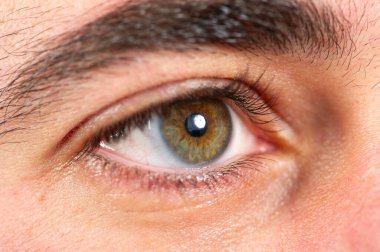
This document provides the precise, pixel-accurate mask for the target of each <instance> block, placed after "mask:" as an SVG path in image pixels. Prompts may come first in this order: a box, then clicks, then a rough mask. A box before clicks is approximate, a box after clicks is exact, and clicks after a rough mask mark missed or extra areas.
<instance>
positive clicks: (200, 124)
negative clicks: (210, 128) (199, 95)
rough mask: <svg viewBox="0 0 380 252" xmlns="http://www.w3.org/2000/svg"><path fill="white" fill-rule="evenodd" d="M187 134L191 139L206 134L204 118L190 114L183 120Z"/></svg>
mask: <svg viewBox="0 0 380 252" xmlns="http://www.w3.org/2000/svg"><path fill="white" fill-rule="evenodd" d="M185 128H186V131H187V133H189V135H190V136H192V137H201V136H203V135H204V134H206V132H207V120H206V117H205V116H203V115H201V114H195V113H194V114H191V115H189V116H188V117H187V118H186V120H185Z"/></svg>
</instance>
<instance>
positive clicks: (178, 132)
mask: <svg viewBox="0 0 380 252" xmlns="http://www.w3.org/2000/svg"><path fill="white" fill-rule="evenodd" d="M236 113H237V112H235V111H234V110H233V109H232V108H231V107H230V105H227V104H226V102H224V101H222V100H219V99H216V98H204V99H198V100H180V101H176V102H174V103H171V104H169V105H165V106H164V107H162V108H161V109H160V110H159V111H157V112H148V113H145V114H137V115H136V116H134V117H132V118H130V119H127V120H126V121H124V122H121V123H119V124H117V125H115V126H113V127H110V128H109V129H107V130H106V131H105V133H104V135H103V136H102V140H101V143H100V148H99V150H98V153H99V154H100V155H104V156H105V157H109V158H113V159H115V160H118V161H119V162H120V163H124V164H126V165H133V164H135V165H140V166H144V167H146V168H147V169H159V168H166V169H172V170H177V171H178V170H180V169H182V170H183V169H189V168H192V169H196V168H197V169H201V168H204V167H206V166H211V165H216V164H218V163H219V164H221V163H223V162H225V161H227V160H230V161H231V160H234V159H235V160H236V159H237V157H239V156H243V155H246V154H249V153H250V152H255V153H259V152H264V151H265V148H266V146H265V145H264V144H263V143H260V141H259V140H258V139H257V137H256V136H255V135H254V133H253V132H251V131H250V129H248V127H247V126H246V125H244V122H243V121H242V119H240V116H238V115H237V114H236Z"/></svg>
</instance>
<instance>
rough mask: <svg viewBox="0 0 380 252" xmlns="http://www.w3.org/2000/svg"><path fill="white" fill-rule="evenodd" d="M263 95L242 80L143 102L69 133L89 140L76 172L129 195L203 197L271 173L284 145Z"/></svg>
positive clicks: (176, 86)
mask: <svg viewBox="0 0 380 252" xmlns="http://www.w3.org/2000/svg"><path fill="white" fill-rule="evenodd" d="M257 90H259V88H258V87H256V86H255V85H254V84H251V85H248V84H246V83H244V82H242V81H239V80H235V79H232V80H229V79H194V80H186V81H181V82H177V83H172V84H168V85H164V86H163V87H162V86H161V87H157V89H154V90H149V91H144V92H141V93H140V94H136V95H134V96H132V97H129V98H127V99H125V100H124V101H120V102H118V103H117V104H116V105H113V106H111V107H110V108H107V109H106V110H105V111H101V112H100V113H99V114H98V115H95V116H93V117H94V118H93V119H90V120H89V121H86V122H84V123H83V124H84V125H87V127H86V126H84V127H82V128H83V129H81V130H79V131H80V132H76V133H70V135H77V136H78V138H79V139H83V138H87V140H86V143H84V147H83V148H82V150H81V151H80V152H79V154H77V155H76V156H77V157H76V158H75V159H74V162H76V164H78V163H79V164H78V165H74V166H75V167H82V168H83V169H82V170H83V171H88V172H89V174H90V177H93V178H95V179H96V180H95V182H96V184H97V185H99V184H100V185H104V186H105V187H106V188H109V189H110V190H112V191H114V190H116V193H118V191H119V190H121V191H122V192H123V194H124V193H127V194H129V193H131V192H136V191H139V192H153V193H156V192H164V191H167V192H175V191H180V192H184V191H189V195H193V194H192V193H190V191H194V190H195V191H197V192H201V193H202V194H203V195H204V191H205V189H213V188H229V186H228V185H233V184H236V185H239V181H240V182H242V181H243V179H242V178H243V177H246V178H247V179H248V178H250V177H252V174H253V173H254V172H256V171H257V170H260V169H262V168H263V167H265V166H266V165H265V164H266V163H268V162H269V161H268V160H269V159H268V158H266V157H265V155H268V154H272V153H275V152H276V150H277V144H279V142H280V141H279V140H281V139H280V138H277V133H276V132H278V131H281V129H282V127H283V124H282V123H281V122H282V120H277V118H278V117H277V114H276V113H275V112H274V111H273V110H272V106H273V104H274V102H273V101H274V99H267V100H264V99H263V98H262V96H261V95H259V93H258V91H257ZM261 92H265V90H264V91H261ZM272 98H273V97H272ZM118 118H119V119H118ZM99 125H104V126H103V127H101V126H99ZM84 136H87V137H84ZM78 141H80V142H82V140H78ZM74 142H75V141H74ZM263 160H265V161H263ZM86 177H88V175H87V176H86ZM231 188H232V187H231ZM106 190H108V189H106Z"/></svg>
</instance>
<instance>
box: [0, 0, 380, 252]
mask: <svg viewBox="0 0 380 252" xmlns="http://www.w3.org/2000/svg"><path fill="white" fill-rule="evenodd" d="M305 1H307V0H305ZM121 2H125V1H120V0H77V1H72V0H67V1H64V0H50V1H46V0H30V1H27V0H23V1H21V0H1V9H0V87H1V88H2V87H4V86H6V85H7V83H8V81H9V79H11V78H12V73H13V72H14V70H15V69H18V68H19V67H20V66H22V64H23V63H24V62H26V61H27V60H28V59H29V58H31V57H33V51H35V50H37V49H39V46H40V45H41V44H43V43H40V42H41V41H46V40H48V39H49V38H51V37H55V36H57V35H60V34H61V33H63V32H67V31H70V30H75V29H76V28H78V27H80V26H81V25H83V24H85V23H87V22H89V21H92V20H94V19H95V18H97V17H99V16H100V15H102V14H104V13H106V12H107V11H109V10H112V9H113V8H114V6H115V5H118V4H120V3H121ZM315 2H316V4H317V5H320V4H321V3H322V2H323V3H326V4H328V5H331V6H332V7H333V9H334V10H335V11H336V13H337V15H339V16H340V18H342V19H345V20H347V21H348V22H349V23H350V24H351V40H352V41H353V42H354V44H355V48H354V50H355V52H354V53H353V54H352V59H351V63H350V64H348V63H347V62H340V63H341V64H342V65H345V69H346V74H345V75H348V76H352V78H351V79H350V81H349V83H346V84H343V85H342V88H347V89H350V90H351V91H350V92H347V93H348V94H351V95H352V96H353V97H352V101H353V104H352V109H353V112H347V115H346V116H352V117H354V118H355V120H353V121H354V123H353V125H348V126H347V128H350V131H351V132H352V136H351V137H352V139H354V140H353V141H354V142H355V143H356V146H357V147H353V149H352V153H361V154H362V157H361V158H357V159H354V158H353V159H352V160H347V161H346V162H344V163H345V165H346V166H347V167H354V168H353V169H352V170H351V172H352V177H353V181H352V182H350V185H347V187H345V188H344V189H343V188H341V190H340V189H337V190H338V193H336V194H334V195H335V196H334V197H335V198H334V199H331V200H330V201H329V202H332V203H330V204H331V206H326V207H325V208H326V209H330V210H329V211H326V219H329V216H333V215H338V214H339V215H340V214H342V215H344V213H345V212H346V209H347V208H350V207H351V206H353V205H360V206H361V207H360V209H355V211H356V215H355V217H351V216H349V217H348V218H351V219H350V220H347V221H348V222H351V221H352V222H353V223H355V225H352V226H350V225H348V226H349V228H348V229H347V230H345V232H346V238H344V239H347V240H348V243H349V244H350V245H347V247H349V248H353V249H355V248H357V249H358V248H360V249H361V248H365V249H367V250H368V251H370V250H373V249H374V247H371V246H372V243H373V241H374V240H376V239H378V234H379V230H380V227H379V225H380V214H379V211H380V203H379V202H380V198H379V195H380V183H379V181H380V170H379V169H377V168H378V167H380V158H379V156H380V134H379V132H380V116H379V112H378V108H379V107H380V1H378V0H366V1H362V0H339V1H336V0H323V1H322V0H321V1H319V0H315ZM338 64H339V62H338ZM0 99H1V96H0ZM351 128H354V130H353V129H351ZM363 146H366V148H367V149H363ZM353 156H354V155H353ZM0 158H1V157H0ZM363 169H365V170H366V171H365V172H363ZM359 177H360V178H359ZM362 178H363V179H364V178H366V179H367V180H366V181H367V183H366V184H365V185H360V186H359V184H360V179H362ZM0 182H1V179H0ZM339 190H340V191H339ZM22 192H23V191H22V190H20V191H19V192H14V193H13V194H8V195H5V197H15V198H17V197H18V196H17V195H18V194H22ZM348 193H349V194H350V195H353V196H352V197H351V202H348V201H347V200H345V196H346V194H348ZM9 195H12V196H9ZM363 195H365V196H363ZM2 196H3V195H2V194H1V190H0V213H1V204H3V203H4V202H3V201H1V197H2ZM321 197H329V195H328V193H321ZM21 199H22V198H21ZM334 202H339V203H341V204H340V205H339V209H335V208H334V207H335V205H334ZM5 203H6V202H5ZM5 203H4V204H5ZM314 207H315V209H317V208H319V207H320V206H314ZM325 208H323V209H325ZM307 210H308V211H307V212H308V213H310V212H311V213H313V214H314V213H317V212H318V211H317V210H314V209H307ZM22 214H23V213H19V215H20V216H22ZM292 214H293V215H294V219H295V222H297V221H299V222H300V223H301V221H300V220H302V219H303V218H304V219H309V220H310V222H309V223H302V224H300V226H301V227H302V228H304V229H305V230H309V231H310V230H311V231H310V232H311V233H319V232H320V230H322V229H323V230H329V232H331V233H333V231H331V230H332V229H333V228H332V227H331V228H329V227H326V226H328V225H331V223H319V222H318V219H320V218H318V216H314V218H306V216H303V214H307V213H302V212H301V211H300V210H298V211H297V209H295V210H294V212H293V213H292ZM315 215H316V214H315ZM2 218H3V216H1V214H0V222H2V221H3V220H2ZM20 218H21V217H20ZM324 218H325V216H324V217H323V218H322V219H324ZM332 219H333V218H332ZM17 225H23V223H17V224H15V225H14V226H15V227H16V226H17ZM37 226H38V225H37ZM47 226H48V225H47ZM49 228H50V227H46V230H48V229H49ZM52 229H54V228H52ZM0 230H1V227H0ZM48 231H51V230H48ZM15 232H17V231H15ZM105 232H106V231H105ZM11 233H12V232H10V235H12V234H11ZM36 233H38V234H39V235H40V234H43V233H44V231H35V233H34V235H36ZM62 233H63V231H62ZM206 233H207V232H206ZM78 235H80V234H78ZM244 235H245V234H243V232H242V234H241V236H244ZM320 235H322V236H323V235H324V234H320ZM268 236H270V235H268ZM15 237H19V239H20V241H18V242H17V245H18V246H20V247H21V248H22V247H23V245H20V244H28V243H27V241H28V240H30V239H31V237H33V234H32V231H30V233H26V234H22V235H18V234H16V235H15ZM54 237H55V238H57V240H59V238H60V237H57V236H54ZM212 238H213V239H214V240H218V238H215V237H212ZM287 238H289V244H288V246H289V248H294V247H293V245H294V244H291V239H292V236H291V235H289V237H285V238H284V237H283V238H282V239H283V240H286V239H287ZM306 238H307V237H306ZM189 239H192V237H189ZM229 239H231V240H233V238H229ZM322 239H326V238H322V237H321V240H322ZM40 240H48V241H49V237H47V238H45V239H43V238H42V239H40ZM242 240H245V241H246V242H247V243H249V237H246V238H242ZM300 240H302V239H300ZM0 241H1V238H0ZM78 241H79V242H81V241H80V239H78ZM227 242H228V241H226V243H227ZM239 242H240V241H237V242H235V244H234V245H236V246H239V245H241V244H240V243H239ZM326 242H330V243H335V242H340V241H336V240H334V239H331V240H329V241H326ZM231 243H232V244H233V242H231ZM15 244H16V243H15ZM12 245H14V244H12ZM12 245H10V246H12ZM33 245H35V244H33ZM15 246H16V245H15ZM25 246H26V247H28V245H25ZM35 246H38V244H37V245H35ZM273 246H275V245H273ZM294 246H295V247H298V249H299V250H302V248H304V247H303V246H306V247H307V246H309V248H316V247H312V245H310V244H307V239H305V241H304V242H302V241H301V242H298V243H297V244H296V245H294ZM377 246H379V245H377ZM61 247H63V246H61ZM90 247H91V245H89V248H90ZM0 248H1V244H0ZM10 248H13V247H10ZM66 248H70V245H67V247H66ZM37 250H38V247H37V249H36V251H37ZM69 250H70V249H69Z"/></svg>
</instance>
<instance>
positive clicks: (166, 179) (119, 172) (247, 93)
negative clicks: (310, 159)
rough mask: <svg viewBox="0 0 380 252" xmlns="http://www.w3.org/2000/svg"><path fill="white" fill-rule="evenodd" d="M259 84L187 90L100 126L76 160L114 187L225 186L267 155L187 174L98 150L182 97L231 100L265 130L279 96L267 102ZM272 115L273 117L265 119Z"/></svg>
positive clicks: (234, 83)
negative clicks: (144, 165)
mask: <svg viewBox="0 0 380 252" xmlns="http://www.w3.org/2000/svg"><path fill="white" fill-rule="evenodd" d="M256 84H258V83H256ZM256 84H255V85H252V86H248V85H245V84H243V83H241V82H240V81H238V80H230V82H229V83H228V84H227V85H226V86H225V87H223V88H202V89H199V90H196V91H192V92H189V93H185V94H183V95H181V96H179V97H176V98H175V99H172V100H170V101H167V102H163V103H161V104H160V105H159V106H156V105H153V106H151V107H148V108H146V109H145V110H144V111H143V112H138V113H135V114H134V115H132V116H130V117H128V118H127V119H125V120H121V121H119V122H116V123H113V124H111V125H110V126H107V127H104V128H102V129H100V130H99V131H98V132H97V133H96V134H95V136H94V137H92V138H91V139H90V141H89V142H88V143H87V144H86V146H85V148H84V149H83V151H81V153H80V154H79V155H78V156H77V157H76V159H75V160H76V161H83V162H84V163H85V166H86V169H88V170H90V171H91V172H92V173H93V175H94V176H96V177H99V176H102V177H105V178H107V179H108V180H110V181H109V182H110V183H111V185H112V186H118V185H119V184H122V183H127V184H129V185H131V184H134V185H136V184H137V187H138V188H139V189H141V190H147V191H152V190H153V191H162V190H169V189H176V190H178V191H184V190H189V189H191V190H194V189H200V188H203V187H205V188H208V189H210V190H212V189H216V188H220V187H222V186H223V185H225V183H229V182H231V181H232V180H233V179H234V178H239V177H241V176H242V174H243V173H242V172H243V170H247V169H248V170H254V171H257V170H259V169H260V168H262V167H263V166H264V165H263V163H264V162H262V161H263V155H258V154H256V155H255V156H247V157H245V158H243V159H241V160H238V161H235V162H232V163H230V164H228V165H226V166H224V167H218V168H216V169H212V170H210V169H204V170H203V169H196V170H195V169H191V170H190V169H188V170H187V172H186V173H184V174H180V173H178V174H175V173H168V172H155V171H149V170H143V169H139V167H126V166H125V165H122V164H120V163H117V162H114V161H112V160H109V159H107V158H105V157H103V156H100V155H98V154H97V153H96V150H97V148H99V146H100V144H101V142H102V140H104V139H107V140H109V139H121V138H122V137H126V136H127V135H128V131H129V130H130V129H133V128H135V127H139V128H142V127H144V126H145V125H146V122H147V121H148V120H149V118H150V117H151V115H153V114H158V115H159V114H160V112H161V111H162V108H163V107H164V106H168V105H170V104H172V103H174V102H176V101H179V100H187V99H200V98H218V99H228V100H230V101H232V102H233V104H234V105H236V107H238V108H239V109H240V110H241V111H242V112H243V113H244V114H245V115H246V117H247V118H248V120H249V121H250V122H251V123H252V124H254V125H255V126H256V127H258V128H259V129H264V127H263V126H264V125H267V124H270V123H271V122H273V120H275V119H276V116H275V115H274V113H273V111H272V107H273V106H274V105H275V100H276V99H275V97H272V99H269V101H266V102H264V101H263V99H262V98H261V96H260V95H258V93H257V92H256ZM264 91H265V90H264ZM268 116H269V118H261V117H268ZM126 129H127V130H126ZM264 130H265V129H264Z"/></svg>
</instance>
